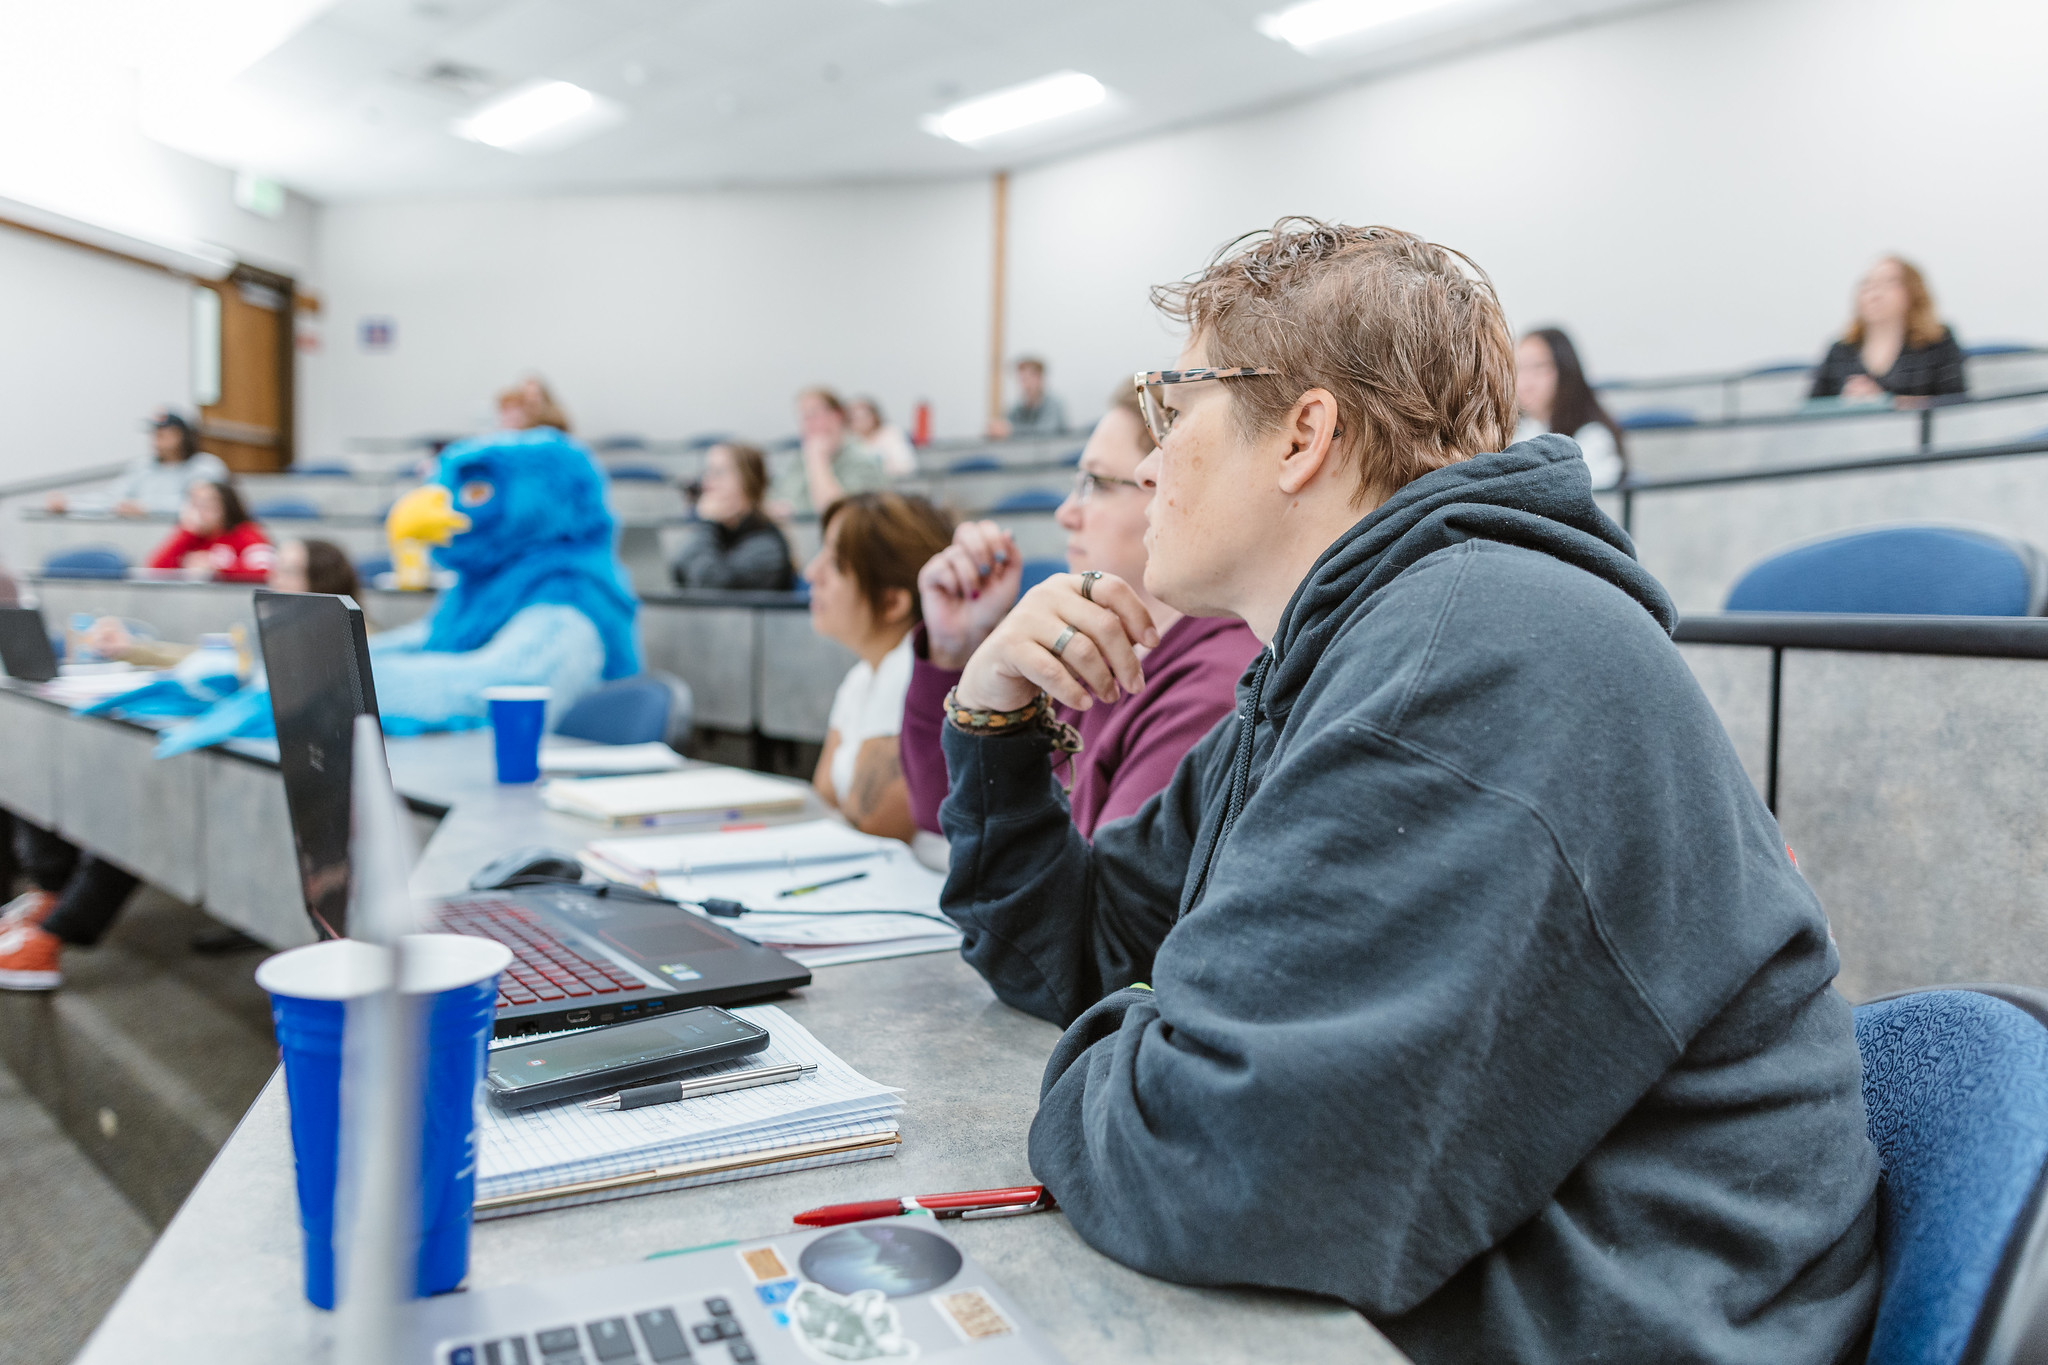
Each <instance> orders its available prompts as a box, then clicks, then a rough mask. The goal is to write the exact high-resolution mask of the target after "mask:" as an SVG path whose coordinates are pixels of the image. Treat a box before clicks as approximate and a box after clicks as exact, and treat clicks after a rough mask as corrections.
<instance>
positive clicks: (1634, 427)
mask: <svg viewBox="0 0 2048 1365" xmlns="http://www.w3.org/2000/svg"><path fill="white" fill-rule="evenodd" d="M1699 424H1700V419H1699V417H1698V416H1697V415H1696V414H1694V413H1693V412H1691V411H1690V410H1688V409H1686V408H1639V409H1637V410H1636V411H1634V412H1631V413H1629V414H1628V415H1627V416H1625V417H1617V418H1616V419H1615V425H1616V426H1618V427H1620V428H1621V429H1622V430H1623V431H1656V430H1660V429H1662V428H1664V427H1696V426H1698V425H1699Z"/></svg>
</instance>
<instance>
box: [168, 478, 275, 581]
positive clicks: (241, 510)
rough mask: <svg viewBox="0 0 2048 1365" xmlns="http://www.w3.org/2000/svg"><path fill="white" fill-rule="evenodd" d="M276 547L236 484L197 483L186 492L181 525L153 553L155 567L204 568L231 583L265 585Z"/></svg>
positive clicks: (179, 516) (180, 511) (181, 510)
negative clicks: (250, 513)
mask: <svg viewBox="0 0 2048 1365" xmlns="http://www.w3.org/2000/svg"><path fill="white" fill-rule="evenodd" d="M276 560H277V551H276V549H275V548H274V547H273V546H272V545H271V543H270V537H269V536H266V535H264V534H263V528H262V527H261V526H258V525H257V524H256V523H255V521H254V520H252V519H251V518H250V516H249V509H248V508H246V507H244V506H243V505H242V498H241V495H240V494H239V493H237V492H235V489H234V485H232V484H226V483H211V482H205V483H195V484H193V485H192V486H191V487H190V488H188V489H186V490H185V505H184V506H183V507H181V508H179V509H178V529H177V530H175V531H173V532H171V534H170V538H169V539H167V540H166V541H164V543H163V544H161V545H159V546H157V547H156V553H155V554H154V555H152V556H150V560H149V567H150V568H152V569H205V570H209V571H211V572H212V574H213V576H214V577H215V578H217V579H221V580H223V581H224V582H229V583H261V582H263V581H265V580H266V579H267V578H268V577H269V576H270V566H271V565H272V564H273V563H275V562H276Z"/></svg>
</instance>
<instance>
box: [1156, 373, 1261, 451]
mask: <svg viewBox="0 0 2048 1365" xmlns="http://www.w3.org/2000/svg"><path fill="white" fill-rule="evenodd" d="M1279 373H1280V371H1278V370H1275V369H1269V368H1267V367H1266V366H1264V365H1240V366H1238V367H1237V368H1235V369H1228V370H1216V369H1207V368H1204V369H1198V370H1146V371H1144V372H1143V373H1141V374H1135V375H1132V376H1131V387H1132V388H1134V389H1136V390H1137V391H1138V410H1139V411H1140V412H1142V413H1143V414H1144V415H1145V430H1147V431H1149V432H1151V433H1152V442H1153V444H1154V445H1165V444H1166V433H1167V432H1169V431H1171V430H1173V419H1174V417H1175V416H1177V415H1178V414H1176V413H1175V412H1174V410H1173V409H1172V408H1170V407H1168V406H1167V405H1166V401H1165V398H1166V396H1165V394H1164V393H1163V392H1162V390H1164V389H1165V388H1166V387H1167V386H1168V385H1171V384H1200V383H1204V382H1206V381H1208V380H1211V379H1254V378H1260V377H1263V376H1269V375H1277V374H1279Z"/></svg>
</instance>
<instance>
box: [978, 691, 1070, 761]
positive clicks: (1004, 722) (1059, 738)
mask: <svg viewBox="0 0 2048 1365" xmlns="http://www.w3.org/2000/svg"><path fill="white" fill-rule="evenodd" d="M946 723H947V724H949V725H951V726H952V727H953V728H954V729H956V730H959V731H961V732H963V733H965V734H970V735H1016V734H1023V733H1025V732H1027V731H1030V730H1037V731H1039V732H1040V733H1042V734H1044V735H1045V736H1046V738H1047V739H1049V740H1051V741H1052V746H1053V748H1055V749H1057V750H1059V751H1060V752H1061V753H1063V754H1077V753H1079V752H1081V736H1080V733H1079V732H1078V731H1076V730H1075V729H1074V727H1073V726H1071V725H1068V724H1067V723H1066V722H1065V721H1062V720H1061V719H1060V718H1059V717H1058V716H1055V715H1054V714H1053V712H1052V698H1051V697H1048V696H1047V695H1046V694H1045V693H1043V692H1040V693H1039V694H1038V695H1037V696H1035V697H1033V698H1032V699H1031V700H1030V701H1028V702H1026V703H1024V705H1022V706H1019V707H1017V708H1016V709H1014V710H1010V711H993V710H989V709H987V708H985V707H979V706H966V705H963V704H962V703H961V701H960V689H959V688H957V687H955V688H953V689H952V690H951V691H949V692H947V693H946Z"/></svg>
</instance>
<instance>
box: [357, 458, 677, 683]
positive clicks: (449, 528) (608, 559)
mask: <svg viewBox="0 0 2048 1365" xmlns="http://www.w3.org/2000/svg"><path fill="white" fill-rule="evenodd" d="M387 525H388V527H389V529H390V532H391V535H392V537H393V538H394V539H397V538H400V537H405V538H410V539H416V540H421V541H426V542H429V543H435V542H439V543H437V544H435V549H434V560H435V562H437V563H439V564H440V565H442V566H443V567H444V568H449V569H453V570H454V571H455V572H456V574H457V581H456V584H455V586H454V587H453V588H450V589H449V590H448V591H447V592H445V593H443V594H442V595H441V602H440V605H439V606H438V607H437V608H436V609H435V611H434V617H433V621H432V624H431V626H430V628H429V632H428V635H427V642H426V648H427V649H429V650H445V651H448V652H451V653H459V652H462V651H466V650H472V649H478V648H481V647H482V646H483V645H484V644H485V643H486V642H488V641H489V640H490V638H491V637H492V636H493V635H496V634H497V633H498V631H499V630H500V629H501V628H502V627H503V626H504V624H505V623H506V622H507V621H509V620H511V619H512V616H513V615H514V613H516V612H519V611H521V610H523V609H524V608H526V607H531V606H534V605H536V604H538V603H543V602H548V603H560V604H561V605H564V606H569V607H574V608H575V609H576V610H578V611H580V612H582V613H583V614H584V615H585V616H587V617H589V618H590V622H591V624H592V625H594V626H596V627H597V632H598V635H599V636H600V637H601V638H602V639H603V641H604V656H605V657H604V676H605V677H606V679H612V678H625V677H630V676H632V675H633V674H635V673H638V672H639V671H640V654H639V649H638V647H637V646H636V645H635V644H634V641H633V614H634V612H635V611H636V610H638V607H639V603H638V602H637V601H636V600H635V599H634V597H633V594H632V592H631V591H629V590H628V589H627V587H626V582H625V576H624V575H623V574H622V573H621V572H620V569H619V561H618V557H617V555H616V554H614V553H613V550H612V539H613V531H614V524H613V521H612V514H611V511H610V509H608V508H607V507H606V506H605V502H604V479H603V476H602V475H600V474H599V473H598V470H597V466H596V464H595V463H593V462H592V461H591V458H590V456H589V454H588V453H587V452H586V451H585V450H584V449H583V447H581V446H579V445H577V444H576V443H575V442H574V441H572V440H570V439H569V438H568V437H567V436H564V435H563V434H562V433H561V432H559V431H556V430H555V429H554V428H552V427H538V428H535V429H534V430H532V431H498V432H492V433H491V434H490V435H488V436H481V437H478V438H477V439H475V440H472V441H463V442H460V443H459V444H456V445H451V446H449V447H448V448H447V449H446V450H445V451H443V452H442V453H441V460H440V463H439V465H438V466H437V467H436V470H435V473H434V477H433V478H432V479H431V480H430V481H429V482H427V483H426V484H424V485H422V486H421V487H419V488H416V489H414V490H413V491H412V492H410V493H408V494H406V495H405V496H404V497H403V498H401V499H400V500H399V501H398V503H397V505H395V506H394V507H393V508H392V509H391V514H390V518H389V520H388V523H387Z"/></svg>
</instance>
